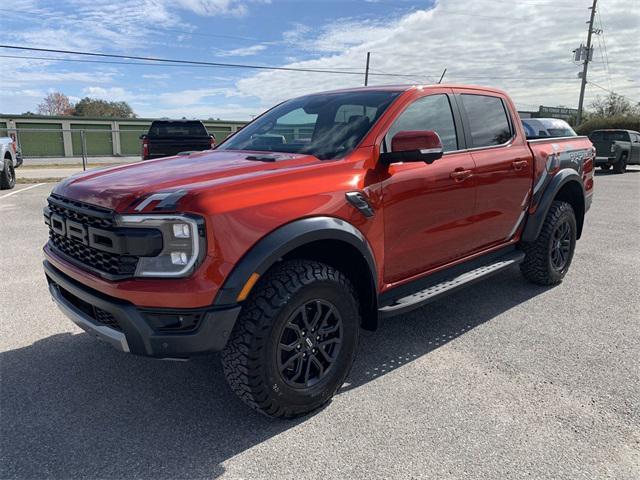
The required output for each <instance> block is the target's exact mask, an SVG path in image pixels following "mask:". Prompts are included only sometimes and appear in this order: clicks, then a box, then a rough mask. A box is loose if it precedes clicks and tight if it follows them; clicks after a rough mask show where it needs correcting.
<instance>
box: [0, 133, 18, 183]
mask: <svg viewBox="0 0 640 480" xmlns="http://www.w3.org/2000/svg"><path fill="white" fill-rule="evenodd" d="M0 158H1V159H2V162H1V163H0V190H9V189H11V188H13V187H14V186H15V185H16V168H18V167H19V166H20V165H22V155H20V151H19V150H18V146H17V145H16V141H15V140H14V139H13V138H11V137H0Z"/></svg>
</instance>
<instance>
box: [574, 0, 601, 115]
mask: <svg viewBox="0 0 640 480" xmlns="http://www.w3.org/2000/svg"><path fill="white" fill-rule="evenodd" d="M597 2H598V0H593V5H592V6H591V18H590V19H589V33H588V34H587V54H586V55H585V59H584V64H583V68H582V83H581V85H580V100H578V116H577V118H576V124H577V125H580V123H582V107H583V104H584V89H585V87H586V86H587V69H588V68H589V57H590V56H591V34H592V33H593V19H594V18H595V15H596V3H597Z"/></svg>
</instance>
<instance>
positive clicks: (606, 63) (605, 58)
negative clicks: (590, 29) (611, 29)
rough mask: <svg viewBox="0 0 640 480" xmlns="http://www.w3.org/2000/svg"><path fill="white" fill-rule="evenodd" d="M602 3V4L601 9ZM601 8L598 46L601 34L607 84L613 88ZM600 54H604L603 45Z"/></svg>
mask: <svg viewBox="0 0 640 480" xmlns="http://www.w3.org/2000/svg"><path fill="white" fill-rule="evenodd" d="M601 9H602V4H600V10H601ZM600 10H598V23H599V24H600V35H599V36H598V46H599V45H600V36H602V45H603V46H604V59H603V60H604V62H605V67H606V70H607V84H608V85H609V88H611V71H610V70H609V55H608V54H607V41H606V39H605V36H604V25H603V24H602V17H601V16H600ZM600 56H602V47H600Z"/></svg>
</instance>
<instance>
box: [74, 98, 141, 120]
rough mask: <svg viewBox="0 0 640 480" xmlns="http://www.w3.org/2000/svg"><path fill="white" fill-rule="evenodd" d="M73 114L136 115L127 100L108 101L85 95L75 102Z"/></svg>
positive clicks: (131, 116)
mask: <svg viewBox="0 0 640 480" xmlns="http://www.w3.org/2000/svg"><path fill="white" fill-rule="evenodd" d="M73 114H74V115H76V116H78V117H112V118H135V117H137V115H136V114H135V113H134V112H133V109H132V108H131V106H130V105H129V104H128V103H127V102H108V101H106V100H100V99H97V98H89V97H85V98H83V99H82V100H80V101H79V102H78V103H76V105H75V111H74V113H73Z"/></svg>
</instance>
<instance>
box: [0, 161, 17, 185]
mask: <svg viewBox="0 0 640 480" xmlns="http://www.w3.org/2000/svg"><path fill="white" fill-rule="evenodd" d="M3 162H4V168H3V169H2V172H0V190H9V189H11V188H13V187H15V186H16V172H15V170H14V168H13V163H12V162H11V159H10V158H5V159H4V160H3Z"/></svg>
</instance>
